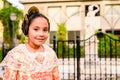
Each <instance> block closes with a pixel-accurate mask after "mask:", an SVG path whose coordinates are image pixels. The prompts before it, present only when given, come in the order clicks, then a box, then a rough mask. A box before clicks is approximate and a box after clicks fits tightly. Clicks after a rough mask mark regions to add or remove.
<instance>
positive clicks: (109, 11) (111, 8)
mask: <svg viewBox="0 0 120 80" xmlns="http://www.w3.org/2000/svg"><path fill="white" fill-rule="evenodd" d="M105 15H110V16H113V15H117V16H120V5H106V6H105Z"/></svg>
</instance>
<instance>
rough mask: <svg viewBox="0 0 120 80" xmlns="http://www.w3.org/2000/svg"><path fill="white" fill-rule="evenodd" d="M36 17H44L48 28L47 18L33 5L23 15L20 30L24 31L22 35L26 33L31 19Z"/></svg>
mask: <svg viewBox="0 0 120 80" xmlns="http://www.w3.org/2000/svg"><path fill="white" fill-rule="evenodd" d="M37 17H42V18H45V19H46V20H47V22H48V27H49V29H48V30H50V22H49V19H48V18H47V17H46V16H45V15H43V14H42V13H39V10H38V9H37V8H36V7H35V6H33V7H31V8H30V9H29V10H28V14H26V15H25V17H24V20H23V23H22V32H23V33H24V35H26V36H27V35H28V31H29V26H30V24H31V23H32V21H33V20H34V19H35V18H37Z"/></svg>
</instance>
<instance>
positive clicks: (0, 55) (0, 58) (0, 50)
mask: <svg viewBox="0 0 120 80" xmlns="http://www.w3.org/2000/svg"><path fill="white" fill-rule="evenodd" d="M1 61H2V48H0V62H1Z"/></svg>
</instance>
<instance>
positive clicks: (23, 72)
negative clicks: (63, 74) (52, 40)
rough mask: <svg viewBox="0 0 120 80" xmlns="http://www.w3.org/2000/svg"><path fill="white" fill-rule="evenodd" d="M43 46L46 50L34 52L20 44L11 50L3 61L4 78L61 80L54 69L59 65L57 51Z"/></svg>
mask: <svg viewBox="0 0 120 80" xmlns="http://www.w3.org/2000/svg"><path fill="white" fill-rule="evenodd" d="M43 48H44V52H36V53H32V52H30V51H29V50H28V49H27V47H26V45H25V44H20V45H18V46H17V47H15V48H14V49H12V50H11V51H9V52H8V54H7V56H6V57H5V59H4V60H3V62H2V65H4V67H5V71H4V74H3V76H4V80H60V79H59V72H55V71H54V70H55V68H56V67H58V59H57V56H56V54H55V52H54V51H53V50H52V49H51V48H50V47H49V46H47V45H45V44H44V45H43ZM53 69H54V70H53ZM56 69H58V68H56Z"/></svg>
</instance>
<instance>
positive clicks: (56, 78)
mask: <svg viewBox="0 0 120 80" xmlns="http://www.w3.org/2000/svg"><path fill="white" fill-rule="evenodd" d="M52 74H53V80H60V73H59V70H58V66H56V67H54V68H53V70H52Z"/></svg>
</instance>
